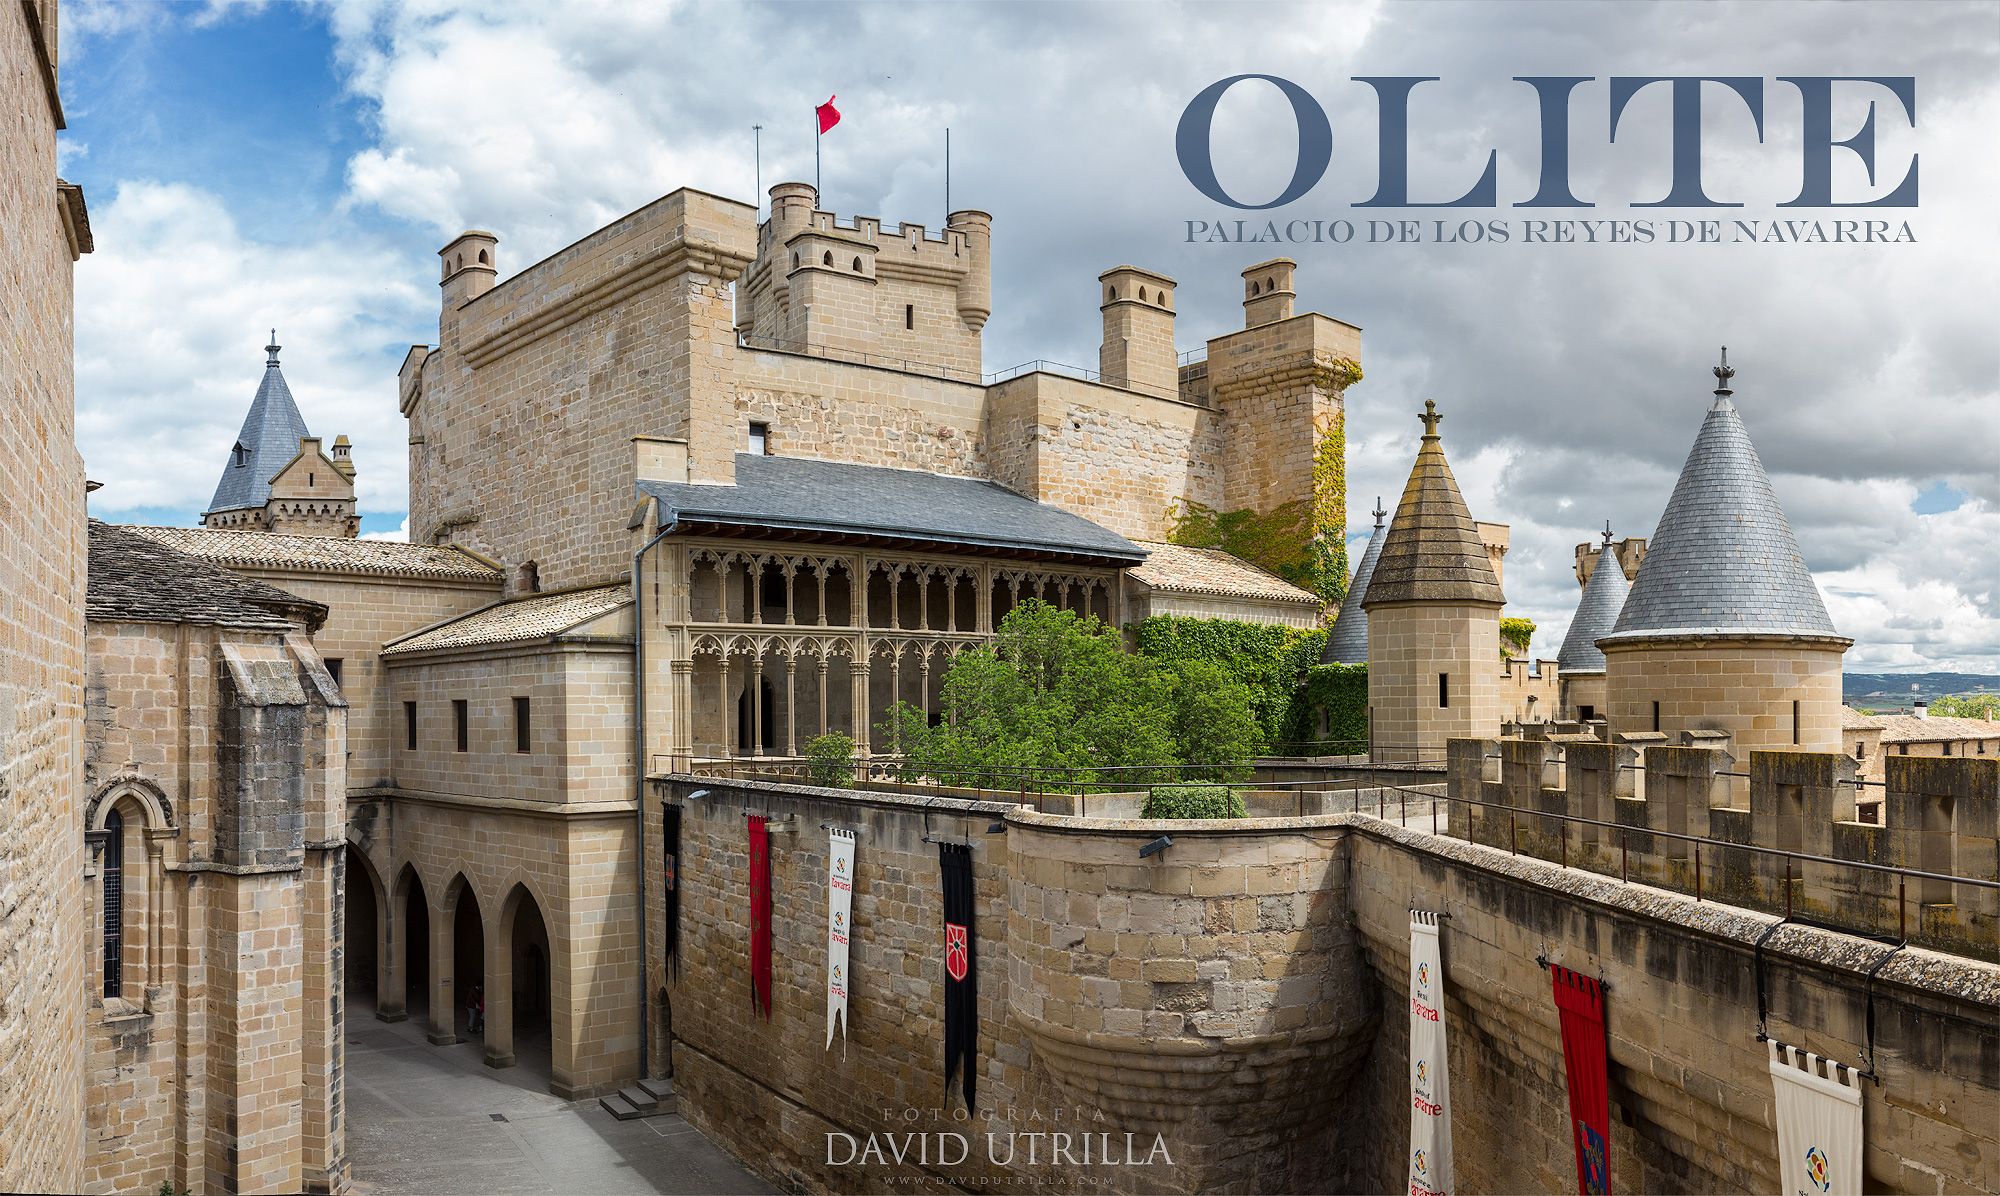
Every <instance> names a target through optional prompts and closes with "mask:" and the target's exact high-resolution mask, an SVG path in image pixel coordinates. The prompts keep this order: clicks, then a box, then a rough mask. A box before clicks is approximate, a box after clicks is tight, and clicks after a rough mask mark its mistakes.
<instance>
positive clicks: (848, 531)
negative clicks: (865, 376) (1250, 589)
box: [639, 453, 1146, 565]
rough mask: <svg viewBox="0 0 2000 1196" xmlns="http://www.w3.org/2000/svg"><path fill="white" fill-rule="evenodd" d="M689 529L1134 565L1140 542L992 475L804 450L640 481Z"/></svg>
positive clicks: (665, 515) (666, 516) (744, 456)
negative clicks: (695, 478)
mask: <svg viewBox="0 0 2000 1196" xmlns="http://www.w3.org/2000/svg"><path fill="white" fill-rule="evenodd" d="M639 491H640V493H642V494H648V495H652V496H654V497H656V498H658V499H659V500H660V505H661V507H662V510H661V518H662V520H663V521H670V522H679V523H681V524H683V525H684V526H685V528H686V530H691V531H694V530H699V531H720V532H724V533H727V532H731V531H741V530H743V529H754V530H757V531H761V532H764V533H768V534H775V535H780V536H794V537H800V538H814V537H822V536H844V537H855V538H860V539H868V540H886V541H899V542H915V543H917V544H928V543H942V544H955V545H960V546H964V547H967V548H974V549H989V550H993V549H997V550H1002V551H1008V552H1015V553H1022V554H1030V555H1041V556H1056V557H1086V558H1091V559H1092V560H1094V561H1096V562H1101V563H1105V564H1120V565H1136V564H1138V563H1139V562H1140V561H1142V560H1144V559H1145V557H1146V550H1145V549H1143V548H1141V547H1139V546H1138V545H1137V544H1134V543H1132V542H1131V541H1130V540H1127V539H1126V538H1125V537H1123V536H1121V535H1118V534H1117V533H1116V532H1113V531H1110V530H1108V529H1106V528H1103V527H1099V526H1098V525H1097V524H1095V523H1092V522H1091V521H1090V520H1088V519H1085V518H1083V517H1082V516H1080V515H1073V514H1071V513H1070V512H1068V511H1065V510H1062V509H1061V508H1059V507H1052V506H1049V505H1047V504H1045V503H1039V502H1036V501H1034V500H1033V499H1030V498H1023V497H1022V496H1020V495H1018V494H1016V493H1014V492H1013V491H1012V490H1009V489H1007V488H1006V487H1004V486H1001V485H998V484H996V483H994V482H986V481H980V480H978V479H974V478H953V477H944V476H941V475H938V474H932V473H923V472H919V471H916V470H908V469H885V468H882V467H880V466H874V465H846V464H840V463H836V462H832V461H813V460H808V459H806V458H803V457H769V456H764V455H762V454H758V453H739V454H737V456H736V484H735V485H733V486H707V485H695V484H691V483H677V482H641V483H639Z"/></svg>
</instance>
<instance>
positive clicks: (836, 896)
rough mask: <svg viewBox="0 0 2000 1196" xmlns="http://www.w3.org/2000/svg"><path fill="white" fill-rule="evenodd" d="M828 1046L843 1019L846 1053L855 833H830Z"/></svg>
mask: <svg viewBox="0 0 2000 1196" xmlns="http://www.w3.org/2000/svg"><path fill="white" fill-rule="evenodd" d="M826 855H827V876H826V905H827V910H826V1045H827V1049H828V1050H831V1049H832V1048H833V1023H834V1019H835V1018H838V1019H840V1030H841V1039H840V1049H841V1051H842V1053H845V1052H846V1050H847V932H848V923H849V922H851V921H852V920H853V917H854V832H853V831H841V830H830V831H828V832H827V852H826Z"/></svg>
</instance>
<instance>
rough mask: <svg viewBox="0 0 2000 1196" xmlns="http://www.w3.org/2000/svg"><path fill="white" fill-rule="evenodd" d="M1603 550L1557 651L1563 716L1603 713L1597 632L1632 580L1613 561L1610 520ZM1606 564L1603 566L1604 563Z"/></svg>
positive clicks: (1612, 621) (1609, 622)
mask: <svg viewBox="0 0 2000 1196" xmlns="http://www.w3.org/2000/svg"><path fill="white" fill-rule="evenodd" d="M1603 551H1604V555H1603V556H1601V557H1599V558H1598V562H1597V564H1598V567H1597V568H1596V569H1593V570H1592V571H1591V574H1590V580H1589V582H1587V583H1586V584H1585V585H1584V587H1583V596H1582V597H1581V598H1579V599H1577V603H1576V613H1575V614H1574V615H1571V616H1570V620H1569V631H1568V633H1567V634H1565V635H1564V636H1563V642H1562V651H1560V652H1558V653H1556V677H1557V679H1558V681H1559V683H1560V685H1561V687H1562V692H1561V702H1560V705H1561V706H1562V715H1561V717H1563V718H1566V719H1581V720H1583V721H1586V722H1588V721H1591V720H1595V719H1601V718H1604V717H1605V704H1604V653H1603V652H1600V651H1599V650H1598V648H1597V640H1598V637H1600V636H1605V635H1609V634H1611V628H1612V627H1613V626H1615V625H1616V624H1617V622H1618V612H1619V611H1621V610H1623V609H1624V608H1625V595H1626V594H1627V593H1628V592H1629V591H1630V590H1631V586H1630V584H1629V583H1627V582H1626V580H1625V570H1623V569H1621V568H1619V566H1618V554H1617V553H1615V552H1613V551H1612V549H1611V525H1610V524H1609V523H1606V524H1605V525H1604V550H1603ZM1607 565H1608V566H1610V567H1609V568H1605V566H1607Z"/></svg>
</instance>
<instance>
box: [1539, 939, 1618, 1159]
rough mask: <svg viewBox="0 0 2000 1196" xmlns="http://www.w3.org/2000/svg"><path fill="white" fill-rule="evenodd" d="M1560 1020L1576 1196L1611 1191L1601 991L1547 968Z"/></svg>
mask: <svg viewBox="0 0 2000 1196" xmlns="http://www.w3.org/2000/svg"><path fill="white" fill-rule="evenodd" d="M1549 975H1550V977H1551V978H1552V982H1553V985H1554V988H1555V996H1556V1012H1557V1015H1558V1016H1559V1017H1560V1018H1561V1020H1562V1041H1563V1071H1564V1072H1565V1073H1566V1074H1567V1076H1568V1079H1569V1122H1570V1136H1571V1138H1572V1140H1573V1141H1574V1143H1575V1146H1576V1190H1577V1191H1578V1192H1579V1193H1581V1194H1582V1196H1593V1194H1596V1193H1604V1194H1607V1196H1608V1193H1609V1192H1610V1191H1611V1088H1610V1082H1609V1080H1608V1079H1607V1078H1606V1076H1605V1074H1604V1072H1605V1058H1604V1053H1605V1041H1604V989H1603V987H1602V986H1601V985H1599V984H1598V983H1597V981H1595V980H1593V979H1591V978H1590V977H1588V976H1584V975H1580V974H1578V973H1576V972H1572V971H1570V970H1569V969H1568V968H1566V967H1563V966H1562V965H1560V964H1553V963H1552V964H1550V965H1549Z"/></svg>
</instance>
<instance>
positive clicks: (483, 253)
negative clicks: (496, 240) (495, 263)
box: [479, 249, 490, 266]
mask: <svg viewBox="0 0 2000 1196" xmlns="http://www.w3.org/2000/svg"><path fill="white" fill-rule="evenodd" d="M479 264H480V265H482V266H484V265H488V264H490V263H488V262H487V260H486V251H485V250H484V249H482V250H480V251H479Z"/></svg>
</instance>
